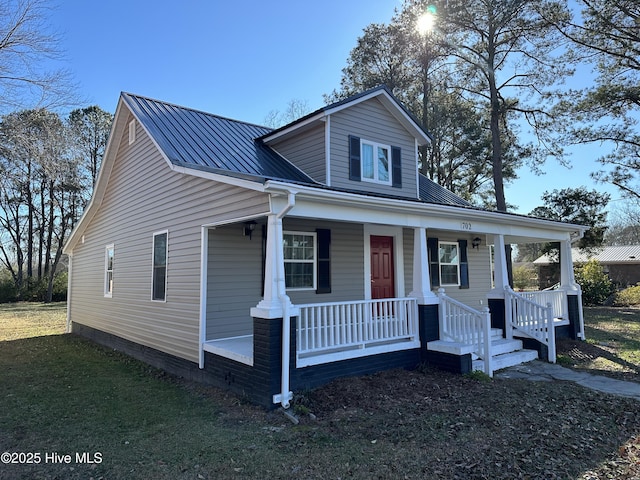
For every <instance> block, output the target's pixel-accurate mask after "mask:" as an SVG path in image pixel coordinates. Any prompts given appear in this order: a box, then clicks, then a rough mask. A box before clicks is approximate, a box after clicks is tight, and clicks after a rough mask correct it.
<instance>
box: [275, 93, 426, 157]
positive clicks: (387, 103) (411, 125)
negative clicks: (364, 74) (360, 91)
mask: <svg viewBox="0 0 640 480" xmlns="http://www.w3.org/2000/svg"><path fill="white" fill-rule="evenodd" d="M376 97H381V98H380V100H381V103H382V104H383V105H384V107H385V108H386V109H387V110H388V111H389V112H390V113H391V114H392V115H393V116H394V118H395V119H396V120H398V121H399V122H400V123H401V124H402V126H404V128H406V129H407V130H408V131H409V132H411V134H412V135H413V136H414V137H415V138H416V139H418V143H419V145H425V144H427V143H431V138H430V137H429V136H428V135H427V134H426V133H425V131H424V130H423V129H422V128H421V127H420V126H419V125H417V124H416V122H415V121H414V120H413V119H412V118H411V116H409V115H408V114H407V112H406V111H405V110H404V109H403V108H402V107H401V106H400V105H398V102H397V101H396V100H395V99H394V98H393V97H392V96H391V95H390V94H389V93H388V92H387V91H386V90H384V89H378V90H373V91H371V92H370V93H368V94H367V95H363V96H360V97H357V98H354V99H353V100H351V101H349V102H345V103H341V104H339V105H336V106H335V107H326V108H324V109H323V110H322V111H320V112H318V113H317V114H316V115H313V116H311V117H309V118H307V119H305V120H303V121H301V122H299V123H294V124H292V125H291V126H290V127H288V128H285V129H284V130H280V131H277V132H275V133H273V134H267V135H265V136H264V137H263V141H264V142H265V143H267V144H268V143H270V142H274V141H275V140H278V139H280V138H283V137H286V136H287V135H290V134H291V133H294V132H296V131H298V130H300V129H302V128H304V127H306V126H307V125H310V124H312V123H315V122H318V121H324V120H325V118H326V117H327V116H329V115H333V114H334V113H337V112H340V111H342V110H345V109H348V108H351V107H353V106H354V105H358V104H359V103H362V102H366V101H368V100H371V99H372V98H376Z"/></svg>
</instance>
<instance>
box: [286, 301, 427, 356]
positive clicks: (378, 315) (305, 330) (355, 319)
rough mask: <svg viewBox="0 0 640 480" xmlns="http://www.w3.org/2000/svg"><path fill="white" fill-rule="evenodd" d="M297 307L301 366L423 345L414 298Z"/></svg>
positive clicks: (298, 352)
mask: <svg viewBox="0 0 640 480" xmlns="http://www.w3.org/2000/svg"><path fill="white" fill-rule="evenodd" d="M296 306H297V307H299V308H300V315H299V316H298V324H297V337H296V341H297V343H296V345H297V356H298V360H299V365H312V364H317V363H324V362H326V361H335V360H341V359H346V358H354V357H360V356H365V355H373V354H376V353H381V352H383V351H385V352H386V351H394V350H401V349H403V348H416V347H418V346H419V345H420V340H419V333H418V303H417V301H416V299H415V298H385V299H378V300H360V301H351V302H333V303H316V304H307V305H296ZM310 358H313V359H314V360H309V359H310ZM305 359H306V360H305ZM300 360H302V361H300Z"/></svg>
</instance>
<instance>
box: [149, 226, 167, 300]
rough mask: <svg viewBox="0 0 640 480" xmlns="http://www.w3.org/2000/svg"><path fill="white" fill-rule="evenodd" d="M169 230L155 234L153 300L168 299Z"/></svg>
mask: <svg viewBox="0 0 640 480" xmlns="http://www.w3.org/2000/svg"><path fill="white" fill-rule="evenodd" d="M168 235H169V234H168V232H167V231H164V232H159V233H154V234H153V279H152V286H151V300H157V301H161V302H164V301H165V300H166V299H167V251H168V246H169V245H168V241H167V240H168Z"/></svg>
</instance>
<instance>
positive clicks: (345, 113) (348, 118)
mask: <svg viewBox="0 0 640 480" xmlns="http://www.w3.org/2000/svg"><path fill="white" fill-rule="evenodd" d="M349 135H355V136H357V137H360V138H361V139H363V140H369V141H372V142H377V143H381V144H385V145H389V146H395V147H400V148H401V149H402V188H394V187H392V186H390V185H381V184H378V183H372V182H364V181H360V182H357V181H352V180H349V144H348V139H349ZM416 161H417V160H416V147H415V138H414V137H413V136H412V135H410V134H409V132H407V131H406V130H405V129H404V127H403V126H402V125H401V124H400V123H399V122H398V121H397V120H396V119H395V118H394V117H393V115H391V114H390V113H389V111H388V110H387V109H386V108H385V107H384V106H383V105H382V104H381V103H380V101H379V100H378V99H375V98H374V99H371V100H368V101H366V102H362V103H360V104H358V105H355V106H353V107H351V108H348V109H345V110H342V111H340V112H337V113H334V114H333V115H331V185H332V186H333V187H336V188H347V189H352V190H358V191H368V192H375V193H381V194H386V195H393V196H402V197H408V198H416V197H417V187H416V182H417V177H416Z"/></svg>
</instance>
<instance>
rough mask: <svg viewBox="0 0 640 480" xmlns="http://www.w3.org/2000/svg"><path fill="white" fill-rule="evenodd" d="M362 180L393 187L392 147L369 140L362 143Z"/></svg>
mask: <svg viewBox="0 0 640 480" xmlns="http://www.w3.org/2000/svg"><path fill="white" fill-rule="evenodd" d="M360 146H361V152H360V158H361V161H362V180H364V181H368V182H376V183H384V184H387V185H391V147H390V146H388V145H382V144H379V143H374V142H370V141H368V140H361V141H360Z"/></svg>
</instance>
